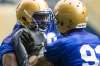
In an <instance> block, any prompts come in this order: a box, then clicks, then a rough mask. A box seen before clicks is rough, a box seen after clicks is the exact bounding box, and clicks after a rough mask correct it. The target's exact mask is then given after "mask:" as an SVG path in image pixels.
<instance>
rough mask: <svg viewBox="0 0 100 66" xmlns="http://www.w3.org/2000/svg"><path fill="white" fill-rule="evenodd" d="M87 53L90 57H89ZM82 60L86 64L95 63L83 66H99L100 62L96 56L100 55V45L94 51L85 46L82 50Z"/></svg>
mask: <svg viewBox="0 0 100 66" xmlns="http://www.w3.org/2000/svg"><path fill="white" fill-rule="evenodd" d="M87 51H88V52H89V53H90V55H89V56H88V55H87ZM80 53H81V58H82V59H83V60H84V61H86V62H94V64H92V65H90V64H89V63H83V65H82V66H99V63H100V61H99V60H98V59H97V57H96V54H100V45H97V46H96V48H95V49H93V48H92V47H91V46H90V45H88V44H87V45H83V46H82V47H81V48H80Z"/></svg>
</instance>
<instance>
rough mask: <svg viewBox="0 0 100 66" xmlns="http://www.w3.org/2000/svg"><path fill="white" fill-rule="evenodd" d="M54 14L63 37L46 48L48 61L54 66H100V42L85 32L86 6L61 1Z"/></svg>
mask: <svg viewBox="0 0 100 66" xmlns="http://www.w3.org/2000/svg"><path fill="white" fill-rule="evenodd" d="M54 13H55V17H56V19H57V28H58V30H59V32H60V34H61V35H60V36H59V38H58V40H56V41H55V42H52V43H48V44H47V46H46V47H45V49H46V51H45V57H46V58H47V59H48V61H50V62H51V63H53V64H54V66H100V39H99V38H98V37H97V36H96V35H94V34H92V33H89V32H87V31H85V30H84V29H85V28H86V24H87V9H86V7H85V5H83V4H82V2H81V1H79V0H60V1H59V2H58V3H57V4H56V6H55V8H54Z"/></svg>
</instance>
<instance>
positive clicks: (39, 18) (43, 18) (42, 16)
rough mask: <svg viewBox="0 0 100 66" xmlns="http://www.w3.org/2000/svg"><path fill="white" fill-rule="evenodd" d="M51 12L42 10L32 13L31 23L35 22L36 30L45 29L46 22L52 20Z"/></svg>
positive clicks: (46, 26)
mask: <svg viewBox="0 0 100 66" xmlns="http://www.w3.org/2000/svg"><path fill="white" fill-rule="evenodd" d="M52 16H53V13H52V11H51V10H49V9H48V10H44V11H39V12H35V13H33V15H32V20H33V22H32V23H35V25H37V28H38V30H40V31H46V29H47V28H48V24H49V23H50V22H51V20H53V17H52Z"/></svg>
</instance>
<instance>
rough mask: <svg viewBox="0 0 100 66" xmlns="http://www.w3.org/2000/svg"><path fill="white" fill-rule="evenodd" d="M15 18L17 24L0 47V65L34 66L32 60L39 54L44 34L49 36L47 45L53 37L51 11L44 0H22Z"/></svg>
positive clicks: (53, 21)
mask: <svg viewBox="0 0 100 66" xmlns="http://www.w3.org/2000/svg"><path fill="white" fill-rule="evenodd" d="M16 16H17V20H18V23H17V24H16V25H15V28H14V31H13V32H12V34H11V35H10V36H8V37H7V38H6V39H5V40H4V41H3V43H2V47H0V50H1V52H0V56H1V57H0V58H1V59H2V60H0V63H1V65H4V66H8V64H9V66H17V63H18V65H20V66H27V65H28V64H30V65H34V63H35V62H34V60H35V59H37V56H38V55H39V54H40V53H41V52H40V49H41V47H42V44H44V42H45V37H44V33H45V34H46V35H47V36H51V37H50V38H49V41H48V42H49V43H50V42H51V39H52V37H53V36H55V33H54V32H56V30H55V28H56V27H54V24H55V19H54V17H53V13H52V10H51V9H50V8H49V7H48V4H47V3H46V1H45V0H23V1H21V2H20V3H19V5H18V7H17V10H16ZM52 35H53V36H52ZM43 38H44V39H43ZM54 40H56V39H54ZM6 46H7V47H6ZM15 56H16V58H15ZM7 58H8V59H7ZM16 59H17V63H16ZM29 59H30V60H29ZM35 61H37V60H35ZM28 62H29V63H28Z"/></svg>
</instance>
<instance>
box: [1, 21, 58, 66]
mask: <svg viewBox="0 0 100 66" xmlns="http://www.w3.org/2000/svg"><path fill="white" fill-rule="evenodd" d="M21 28H23V26H22V25H20V24H19V23H18V22H17V23H16V25H15V26H14V29H13V32H12V34H11V35H9V36H8V37H6V39H4V41H3V42H2V45H1V46H0V66H2V57H3V55H4V54H6V53H14V48H13V45H12V40H13V39H12V37H13V35H14V34H15V32H17V31H18V30H19V29H21ZM55 33H57V31H56V26H55V20H52V22H51V23H50V24H48V29H47V30H46V32H45V34H46V35H47V37H49V36H50V35H51V34H53V36H52V37H51V38H53V37H54V36H56V35H55ZM51 38H49V41H48V42H50V40H51ZM55 40H56V39H55Z"/></svg>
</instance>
